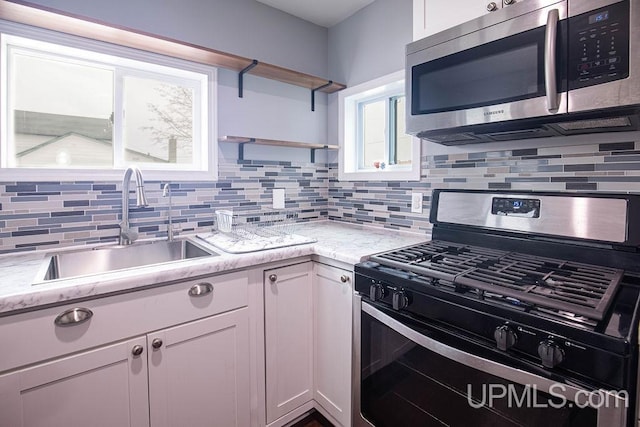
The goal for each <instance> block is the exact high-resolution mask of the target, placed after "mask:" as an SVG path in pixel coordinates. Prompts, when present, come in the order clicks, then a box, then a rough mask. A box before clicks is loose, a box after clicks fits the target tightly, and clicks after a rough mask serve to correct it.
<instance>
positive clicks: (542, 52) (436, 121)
mask: <svg viewBox="0 0 640 427" xmlns="http://www.w3.org/2000/svg"><path fill="white" fill-rule="evenodd" d="M545 4H547V5H548V4H550V5H549V6H546V7H541V5H545ZM531 5H532V6H531V7H538V8H539V9H536V10H533V11H530V12H529V13H526V14H524V15H519V16H514V17H512V18H511V19H508V20H506V21H503V22H498V23H494V22H493V21H492V19H493V15H492V14H488V15H486V16H483V17H481V18H478V20H475V21H471V22H469V23H467V24H463V25H461V26H460V32H461V33H462V34H464V35H461V36H459V37H455V38H452V39H449V40H447V38H446V37H444V40H445V41H444V42H442V40H441V39H440V38H442V37H443V36H442V35H441V34H440V35H436V36H433V37H432V38H429V37H427V38H426V39H423V40H421V41H417V42H414V43H412V44H410V45H409V46H408V47H407V61H406V82H407V88H406V89H407V90H406V93H407V96H408V99H407V102H408V105H409V106H410V110H409V109H408V110H407V113H408V114H407V132H408V133H412V134H418V135H420V132H423V131H434V130H439V129H451V128H458V127H462V126H469V125H478V124H489V123H499V122H503V121H508V120H518V119H526V118H531V117H544V116H550V115H556V114H559V113H566V112H567V93H566V65H565V64H566V49H567V41H566V18H567V10H566V9H567V8H566V1H558V0H536V1H535V2H534V1H532V2H531ZM518 6H520V5H518ZM514 9H515V8H514ZM510 10H511V9H510ZM518 10H520V9H518ZM501 12H507V11H506V10H505V11H501ZM485 21H486V22H485ZM477 26H482V27H483V28H481V29H480V30H478V29H477V28H476V27H477ZM449 31H455V29H454V30H449ZM430 44H433V45H432V46H429V45H430ZM425 46H427V47H425ZM423 47H424V48H423Z"/></svg>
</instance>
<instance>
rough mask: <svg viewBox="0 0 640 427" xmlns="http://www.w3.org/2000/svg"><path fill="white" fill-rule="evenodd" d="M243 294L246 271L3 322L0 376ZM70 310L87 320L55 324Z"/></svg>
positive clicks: (242, 302) (209, 311) (188, 316)
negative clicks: (78, 311)
mask: <svg viewBox="0 0 640 427" xmlns="http://www.w3.org/2000/svg"><path fill="white" fill-rule="evenodd" d="M248 292H249V272H248V271H240V272H235V273H229V274H223V275H218V276H209V277H204V278H200V279H195V280H186V281H184V282H181V283H177V284H171V285H165V286H158V287H154V288H151V289H146V290H143V291H136V292H131V293H126V294H122V295H115V296H110V297H105V298H98V299H93V300H89V301H82V302H76V303H70V304H67V305H63V306H59V307H53V308H47V309H43V310H37V311H32V312H28V313H23V314H17V315H15V316H8V317H3V318H0V343H2V348H3V350H2V357H0V372H3V371H7V370H10V369H14V368H17V367H20V366H25V365H28V364H31V363H34V362H38V361H42V360H46V359H49V358H52V357H57V356H61V355H64V354H68V353H73V352H76V351H80V350H84V349H87V348H91V347H95V346H98V345H102V344H106V343H110V342H115V341H119V340H123V339H126V338H129V337H132V336H134V335H140V334H146V333H147V332H150V331H154V330H157V329H161V328H166V327H168V326H173V325H178V324H180V323H185V322H188V321H191V320H195V319H200V318H203V317H207V316H211V315H213V314H217V313H222V312H225V311H229V310H233V309H236V308H239V307H244V306H246V305H247V304H248V300H249V295H248ZM74 308H81V309H87V310H90V311H91V313H92V316H91V317H90V318H89V319H88V320H86V321H84V322H82V323H74V324H71V325H67V326H60V325H57V324H56V323H55V321H56V318H58V316H60V314H62V313H64V312H66V311H68V310H73V309H74ZM75 317H76V318H77V315H76V316H75ZM73 318H74V314H71V315H69V316H67V319H71V320H72V319H73Z"/></svg>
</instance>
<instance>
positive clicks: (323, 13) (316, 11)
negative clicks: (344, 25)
mask: <svg viewBox="0 0 640 427" xmlns="http://www.w3.org/2000/svg"><path fill="white" fill-rule="evenodd" d="M257 1H259V2H260V3H264V4H266V5H268V6H271V7H275V8H276V9H280V10H282V11H284V12H287V13H289V14H291V15H294V16H297V17H298V18H302V19H304V20H305V21H310V22H313V23H314V24H317V25H320V26H322V27H327V28H328V27H332V26H334V25H335V24H337V23H338V22H340V21H342V20H344V19H346V18H348V17H349V16H351V15H353V14H354V13H356V12H357V11H359V10H360V9H362V8H363V7H365V6H367V5H369V4H371V3H373V2H374V0H257Z"/></svg>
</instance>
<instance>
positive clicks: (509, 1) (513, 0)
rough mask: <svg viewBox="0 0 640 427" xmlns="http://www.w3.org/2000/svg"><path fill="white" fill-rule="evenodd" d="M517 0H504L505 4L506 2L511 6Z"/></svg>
mask: <svg viewBox="0 0 640 427" xmlns="http://www.w3.org/2000/svg"><path fill="white" fill-rule="evenodd" d="M515 2H516V0H504V4H506V5H507V6H510V5H512V4H514V3H515Z"/></svg>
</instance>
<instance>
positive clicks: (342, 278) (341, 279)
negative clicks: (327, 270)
mask: <svg viewBox="0 0 640 427" xmlns="http://www.w3.org/2000/svg"><path fill="white" fill-rule="evenodd" d="M340 281H341V282H342V283H347V282H348V281H349V276H347V275H346V274H343V275H342V276H340Z"/></svg>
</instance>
